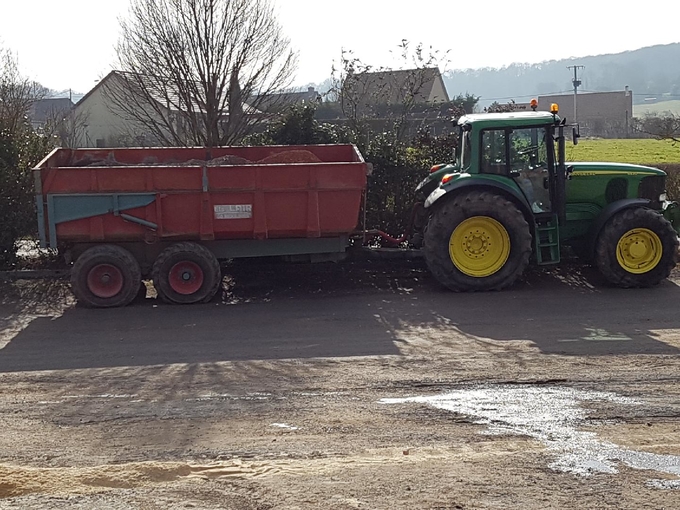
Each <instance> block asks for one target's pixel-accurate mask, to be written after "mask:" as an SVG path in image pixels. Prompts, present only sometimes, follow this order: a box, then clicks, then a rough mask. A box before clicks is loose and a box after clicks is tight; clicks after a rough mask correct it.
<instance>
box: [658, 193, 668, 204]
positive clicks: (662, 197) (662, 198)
mask: <svg viewBox="0 0 680 510" xmlns="http://www.w3.org/2000/svg"><path fill="white" fill-rule="evenodd" d="M667 201H668V195H666V193H661V195H659V202H661V203H662V204H663V203H664V202H667Z"/></svg>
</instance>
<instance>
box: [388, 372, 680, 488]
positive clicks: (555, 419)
mask: <svg viewBox="0 0 680 510" xmlns="http://www.w3.org/2000/svg"><path fill="white" fill-rule="evenodd" d="M603 401H606V402H613V403H617V404H624V405H636V404H639V402H637V401H635V400H633V399H630V398H625V397H621V396H619V395H616V394H613V393H604V392H594V391H583V390H577V389H573V388H562V387H552V388H551V387H545V386H540V387H539V386H522V387H517V386H510V385H508V386H490V387H481V388H474V389H468V390H457V391H452V392H450V393H446V394H443V395H435V396H431V397H411V398H385V399H382V400H380V402H381V403H383V404H405V403H416V404H428V405H431V406H434V407H436V408H438V409H444V410H446V411H451V412H455V413H458V414H464V415H467V416H470V417H473V418H476V419H477V421H476V422H475V423H478V424H483V425H487V427H488V428H487V430H486V431H485V432H484V433H486V434H498V435H510V434H513V435H518V434H519V435H525V436H529V437H532V438H534V439H536V440H538V441H541V442H542V443H543V444H544V445H545V446H546V447H547V448H548V450H549V451H550V452H551V453H552V454H553V455H554V456H555V460H554V461H553V462H552V463H551V464H550V467H551V468H552V469H555V470H558V471H563V472H568V473H573V474H576V475H580V476H589V475H591V474H594V473H609V474H616V473H618V465H619V463H623V464H625V465H626V466H629V467H631V468H634V469H645V470H652V471H657V472H660V473H666V474H670V475H676V476H680V456H676V455H659V454H654V453H648V452H643V451H635V450H631V449H628V448H623V447H620V446H618V445H616V444H614V443H611V442H609V441H603V440H601V439H599V438H598V436H597V434H596V433H595V432H590V431H583V430H579V427H582V426H583V425H585V420H586V418H587V411H586V409H584V408H583V407H582V406H581V403H582V402H603ZM647 485H648V486H650V487H656V488H664V489H671V488H672V489H678V488H680V480H650V481H648V483H647Z"/></svg>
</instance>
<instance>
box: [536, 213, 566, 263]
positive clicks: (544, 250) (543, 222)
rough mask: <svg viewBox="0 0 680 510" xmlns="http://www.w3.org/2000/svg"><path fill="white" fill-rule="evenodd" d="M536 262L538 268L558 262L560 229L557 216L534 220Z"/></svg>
mask: <svg viewBox="0 0 680 510" xmlns="http://www.w3.org/2000/svg"><path fill="white" fill-rule="evenodd" d="M535 244H536V262H537V263H538V265H539V266H546V265H548V264H557V263H559V261H560V227H559V221H558V220H557V215H555V214H551V215H550V216H547V217H545V218H539V217H537V218H536V236H535Z"/></svg>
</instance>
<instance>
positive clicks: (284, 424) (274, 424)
mask: <svg viewBox="0 0 680 510" xmlns="http://www.w3.org/2000/svg"><path fill="white" fill-rule="evenodd" d="M272 427H278V428H280V429H286V430H299V427H294V426H293V425H288V424H287V423H272Z"/></svg>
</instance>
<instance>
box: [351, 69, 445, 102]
mask: <svg viewBox="0 0 680 510" xmlns="http://www.w3.org/2000/svg"><path fill="white" fill-rule="evenodd" d="M342 96H343V99H344V100H345V101H347V100H350V101H356V102H358V103H363V104H365V105H381V104H382V105H386V104H387V105H400V104H404V103H405V102H407V101H408V102H410V101H413V102H414V103H417V104H424V103H430V104H432V103H447V102H449V94H448V92H447V91H446V86H445V85H444V80H443V79H442V75H441V73H440V72H439V69H438V68H436V67H430V68H421V69H404V70H398V71H378V72H366V73H356V74H349V75H348V76H347V77H346V79H345V82H344V84H343V90H342Z"/></svg>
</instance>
